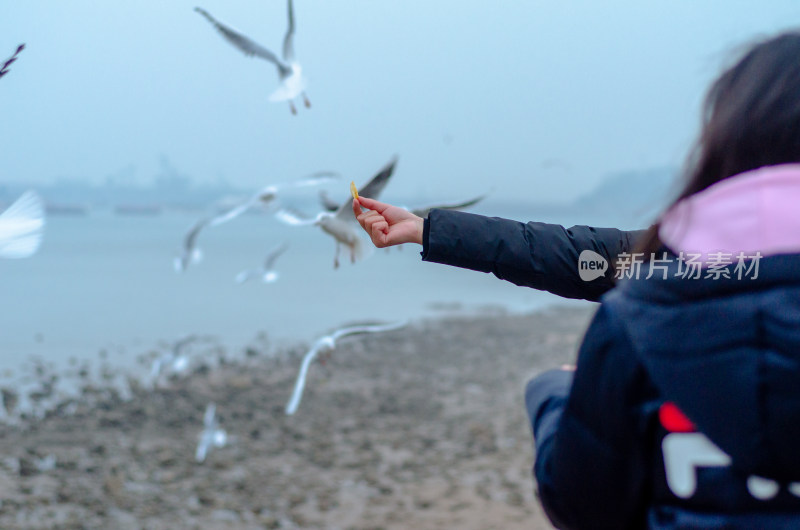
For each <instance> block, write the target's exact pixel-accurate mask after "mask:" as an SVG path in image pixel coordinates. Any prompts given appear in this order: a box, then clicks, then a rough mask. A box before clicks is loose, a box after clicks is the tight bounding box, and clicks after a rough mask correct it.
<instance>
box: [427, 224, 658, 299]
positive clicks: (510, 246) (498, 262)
mask: <svg viewBox="0 0 800 530" xmlns="http://www.w3.org/2000/svg"><path fill="white" fill-rule="evenodd" d="M642 233H643V231H640V230H636V231H623V230H618V229H616V228H594V227H590V226H573V227H572V228H564V227H563V226H560V225H556V224H548V223H536V222H530V223H521V222H518V221H512V220H509V219H502V218H499V217H485V216H482V215H476V214H471V213H466V212H459V211H453V210H432V211H431V212H430V214H429V216H428V218H427V220H426V221H425V229H424V231H423V249H422V259H423V261H430V262H434V263H442V264H445V265H453V266H456V267H462V268H465V269H472V270H476V271H480V272H487V273H488V272H491V273H492V274H494V275H495V276H497V277H498V278H500V279H502V280H507V281H509V282H511V283H513V284H515V285H521V286H524V287H532V288H534V289H539V290H543V291H548V292H551V293H553V294H556V295H558V296H562V297H564V298H579V299H584V300H591V301H598V300H599V299H600V297H601V296H602V295H603V293H605V292H606V291H608V290H609V289H611V288H612V287H613V286H614V265H613V263H614V262H615V260H616V258H617V256H618V255H619V254H621V253H623V252H630V250H631V248H633V245H634V244H635V242H636V240H637V238H638V237H639V236H640V235H641V234H642ZM584 250H592V251H594V252H596V253H597V254H599V255H600V256H602V257H603V258H604V259H605V260H606V262H607V263H608V264H609V266H608V268H607V270H606V272H605V275H603V276H601V277H599V278H596V279H594V280H592V281H583V280H581V278H580V275H579V270H578V256H580V253H581V252H582V251H584Z"/></svg>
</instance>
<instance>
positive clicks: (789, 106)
mask: <svg viewBox="0 0 800 530" xmlns="http://www.w3.org/2000/svg"><path fill="white" fill-rule="evenodd" d="M789 162H800V30H793V31H789V32H785V33H781V34H779V35H777V36H775V37H772V38H770V39H767V40H764V41H761V42H758V43H756V44H754V45H751V46H750V47H749V48H748V49H747V50H746V51H745V53H744V54H743V55H742V56H741V58H740V59H739V60H738V61H737V62H736V63H735V64H734V65H733V66H731V67H729V68H727V69H726V70H724V71H723V72H722V74H721V75H720V76H719V77H718V78H717V79H716V81H714V83H712V85H711V87H710V88H709V91H708V93H707V95H706V99H705V102H704V106H703V115H702V126H701V129H700V136H699V138H698V140H697V142H696V144H695V146H694V148H693V149H692V151H691V152H690V154H689V156H688V157H687V162H686V168H685V170H684V179H683V180H684V185H683V188H682V190H681V192H680V193H679V195H678V196H677V198H676V199H675V200H674V201H673V202H672V204H671V205H670V207H672V206H674V205H675V204H676V203H677V202H679V201H680V200H682V199H685V198H686V197H689V196H690V195H694V194H695V193H697V192H699V191H702V190H704V189H706V188H708V187H709V186H711V185H712V184H715V183H717V182H719V181H721V180H724V179H726V178H728V177H732V176H733V175H736V174H739V173H743V172H745V171H748V170H751V169H756V168H759V167H762V166H771V165H777V164H784V163H789ZM667 209H669V208H667ZM658 229H659V223H656V224H654V225H653V226H651V227H650V228H649V230H648V231H647V232H646V233H645V235H644V237H642V239H641V240H640V243H639V245H638V247H639V249H638V251H639V252H643V253H645V255H650V253H652V252H655V251H656V250H658V248H659V247H660V246H661V241H660V240H659V237H658Z"/></svg>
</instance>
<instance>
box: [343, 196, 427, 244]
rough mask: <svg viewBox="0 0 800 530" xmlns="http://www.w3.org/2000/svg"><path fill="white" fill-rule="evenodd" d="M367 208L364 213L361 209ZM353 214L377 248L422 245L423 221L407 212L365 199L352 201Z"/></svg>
mask: <svg viewBox="0 0 800 530" xmlns="http://www.w3.org/2000/svg"><path fill="white" fill-rule="evenodd" d="M362 206H364V207H365V208H369V210H367V211H366V212H365V211H363V210H362V209H361V207H362ZM353 213H354V214H355V216H356V219H357V220H358V223H359V224H360V225H361V227H362V228H363V229H364V230H365V231H366V232H367V234H369V237H370V238H371V239H372V243H373V244H375V246H376V247H378V248H384V247H391V246H394V245H400V244H402V243H418V244H420V245H421V244H422V228H423V223H424V220H423V219H422V217H419V216H417V215H414V214H413V213H411V212H409V211H408V210H404V209H403V208H400V207H398V206H392V205H391V204H386V203H383V202H378V201H376V200H373V199H369V198H367V197H359V198H358V199H353Z"/></svg>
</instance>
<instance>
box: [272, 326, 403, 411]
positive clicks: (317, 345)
mask: <svg viewBox="0 0 800 530" xmlns="http://www.w3.org/2000/svg"><path fill="white" fill-rule="evenodd" d="M406 324H407V322H395V323H391V324H364V325H357V326H349V327H344V328H339V329H337V330H336V331H334V332H333V333H331V334H330V335H325V336H324V337H321V338H319V339H317V340H316V342H314V344H313V345H312V346H311V349H310V350H308V352H306V354H305V355H304V356H303V362H302V363H301V364H300V372H299V373H298V374H297V381H295V384H294V390H293V391H292V397H291V398H290V399H289V402H288V403H287V404H286V415H287V416H291V415H292V414H294V413H295V412H297V407H299V406H300V399H301V398H302V397H303V389H304V388H305V386H306V376H307V375H308V368H309V366H311V363H312V362H314V360H315V359H316V358H317V357H318V356H319V355H322V354H326V353H330V352H332V351H333V350H334V349H335V348H336V341H337V340H338V339H340V338H342V337H347V336H348V335H356V334H361V333H378V332H380V331H391V330H393V329H399V328H402V327H404V326H405V325H406Z"/></svg>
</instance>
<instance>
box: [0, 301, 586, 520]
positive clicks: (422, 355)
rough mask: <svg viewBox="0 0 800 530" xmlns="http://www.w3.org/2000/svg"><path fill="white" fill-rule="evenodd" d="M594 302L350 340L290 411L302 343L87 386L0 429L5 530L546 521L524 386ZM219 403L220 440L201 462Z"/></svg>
mask: <svg viewBox="0 0 800 530" xmlns="http://www.w3.org/2000/svg"><path fill="white" fill-rule="evenodd" d="M592 313H593V307H591V306H586V307H569V308H566V307H553V308H549V309H546V310H542V311H539V312H535V313H530V314H524V315H518V314H505V313H502V312H490V313H487V314H483V315H480V316H466V315H462V316H450V317H443V318H439V319H432V320H426V321H422V322H418V323H413V324H410V325H409V326H407V327H405V328H402V329H398V330H393V331H387V332H384V333H380V334H367V335H359V336H353V337H348V338H346V339H343V340H341V341H340V342H339V344H338V345H337V348H336V349H335V350H334V351H333V353H332V354H331V355H330V356H328V357H326V358H323V359H322V360H323V361H324V362H323V363H315V364H313V365H312V366H311V369H310V372H309V376H308V385H307V388H306V390H305V393H304V395H303V399H302V402H301V404H300V407H299V410H298V411H297V413H296V414H295V415H293V416H287V415H286V414H285V412H284V407H285V405H286V401H287V399H288V397H289V395H290V394H291V391H292V387H293V385H294V382H295V378H296V376H297V372H298V367H299V365H300V360H301V358H302V356H303V354H304V353H305V351H306V350H307V348H308V345H307V344H298V345H296V346H293V347H289V348H283V349H279V350H275V351H273V350H272V349H271V348H269V347H268V346H266V345H265V346H264V347H263V348H259V347H257V346H254V347H253V348H251V349H249V350H248V351H247V355H245V356H243V357H242V358H241V359H239V360H236V361H226V360H224V359H223V360H222V361H220V362H215V363H195V364H192V365H191V369H189V370H187V371H186V373H184V374H182V375H180V376H173V377H168V378H165V379H164V380H161V381H158V382H157V384H152V382H150V383H151V384H145V383H143V382H142V381H140V380H137V379H135V378H129V379H128V381H127V387H126V391H125V392H120V391H119V390H117V389H115V388H114V387H112V386H108V387H104V386H103V385H102V384H98V383H96V382H94V383H91V384H89V383H85V384H84V385H83V387H82V389H81V392H80V393H79V394H77V395H74V396H72V397H68V398H61V399H60V401H58V402H55V403H53V404H52V405H51V406H49V407H48V410H47V412H45V413H41V414H39V415H37V416H31V415H27V416H26V415H23V416H19V415H17V416H15V417H13V418H11V417H7V421H6V423H5V424H3V425H2V427H0V448H1V450H0V528H4V529H15V528H19V529H44V528H65V529H66V528H75V529H78V528H90V529H95V528H97V529H100V528H102V529H112V528H113V529H120V530H124V529H153V530H156V529H177V528H202V529H216V528H220V529H222V528H224V529H263V528H311V529H342V530H344V529H365V530H366V529H373V530H377V529H384V530H394V529H409V528H414V529H449V528H454V529H455V528H457V529H461V530H470V529H476V530H477V529H492V528H496V529H505V530H514V529H527V530H531V529H548V528H551V526H550V525H549V523H548V521H547V518H546V517H545V516H544V515H543V513H542V511H541V509H540V507H539V505H538V503H537V501H536V499H535V496H534V484H533V481H532V479H531V466H532V463H533V454H532V450H531V443H532V442H531V435H530V427H529V425H528V422H527V418H526V414H525V409H524V405H523V389H524V385H525V383H526V381H527V380H528V379H529V378H530V377H532V376H534V375H536V374H537V373H539V372H541V371H543V370H546V369H549V368H553V367H556V366H559V365H560V364H563V363H571V362H574V360H575V355H576V349H577V345H578V344H579V341H580V338H581V337H582V335H583V332H584V330H585V328H586V325H587V323H588V320H589V318H591V315H592ZM217 347H218V349H220V350H224V345H217ZM4 398H5V404H6V407H7V408H8V407H9V405H10V404H9V403H8V401H9V400H12V399H16V396H14V392H13V391H11V390H4ZM211 403H213V404H215V406H216V419H217V421H218V427H219V429H223V430H224V432H225V434H226V439H225V440H224V442H225V443H224V445H222V446H221V447H216V446H212V447H211V448H210V449H209V452H208V455H207V457H206V458H205V460H204V461H203V462H198V461H197V459H196V457H195V451H196V447H197V443H198V437H199V436H200V433H201V431H202V430H203V415H204V411H205V410H206V408H207V406H208V405H209V404H211ZM12 419H13V421H12Z"/></svg>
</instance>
